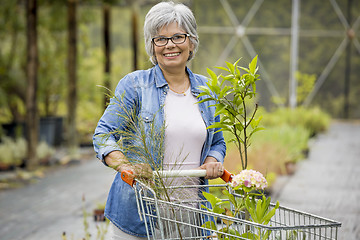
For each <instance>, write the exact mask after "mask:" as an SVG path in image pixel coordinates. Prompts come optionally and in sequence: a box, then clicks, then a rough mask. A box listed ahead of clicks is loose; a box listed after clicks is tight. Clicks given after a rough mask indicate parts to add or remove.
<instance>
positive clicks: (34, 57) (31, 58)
mask: <svg viewBox="0 0 360 240" xmlns="http://www.w3.org/2000/svg"><path fill="white" fill-rule="evenodd" d="M26 19H27V20H26V22H27V23H26V24H27V26H26V30H27V31H26V37H27V46H26V47H27V63H26V77H27V89H26V125H27V128H26V129H27V136H28V137H27V162H26V166H27V168H28V169H33V168H35V167H36V165H37V164H38V159H37V154H36V149H37V144H38V110H37V98H36V90H37V69H38V48H37V31H36V24H37V2H36V0H27V1H26Z"/></svg>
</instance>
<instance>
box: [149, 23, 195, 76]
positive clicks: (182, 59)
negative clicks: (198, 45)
mask: <svg viewBox="0 0 360 240" xmlns="http://www.w3.org/2000/svg"><path fill="white" fill-rule="evenodd" d="M179 33H180V34H181V33H186V32H185V31H184V30H183V29H181V28H179V26H178V24H177V23H176V22H173V23H171V24H169V25H167V26H164V27H163V28H161V29H160V31H159V33H158V35H157V37H158V36H162V37H172V36H174V35H175V34H179ZM153 46H154V52H155V57H156V59H157V62H158V64H159V66H160V68H161V69H163V70H165V71H174V70H183V69H185V66H186V63H187V60H188V58H189V55H190V51H193V44H192V43H191V41H190V39H189V38H188V37H187V38H186V41H185V42H184V43H181V44H175V43H173V42H172V41H171V40H170V39H169V41H168V43H167V44H166V45H165V46H162V47H158V46H156V45H154V44H153Z"/></svg>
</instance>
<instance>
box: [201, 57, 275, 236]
mask: <svg viewBox="0 0 360 240" xmlns="http://www.w3.org/2000/svg"><path fill="white" fill-rule="evenodd" d="M239 60H240V59H239ZM239 60H238V61H236V62H235V63H234V64H231V63H229V62H226V65H227V68H224V67H217V68H218V69H220V70H223V71H225V72H227V75H225V76H223V75H222V74H220V75H216V74H215V73H214V72H213V71H212V70H210V69H208V70H207V72H208V74H209V75H210V78H209V81H208V82H207V83H206V86H202V87H200V88H199V89H200V90H201V91H202V92H201V93H200V95H199V96H198V97H199V98H202V99H201V100H200V101H199V102H200V103H201V102H205V101H213V102H214V104H213V105H212V106H215V108H216V110H215V116H219V115H220V116H221V120H220V122H215V123H214V124H213V125H211V126H209V127H208V128H218V129H219V130H218V131H224V132H229V133H230V137H229V140H228V142H232V143H234V144H235V145H236V147H237V149H238V151H239V155H240V160H241V166H242V169H243V170H242V171H241V172H240V174H238V175H236V176H234V177H233V179H232V182H231V184H229V186H228V188H227V190H224V191H223V194H224V195H225V196H226V197H227V199H228V201H229V202H230V203H231V206H232V210H229V209H228V208H226V207H225V202H224V201H223V200H221V199H220V198H218V197H216V196H214V195H212V194H211V193H205V192H204V193H203V195H204V197H205V198H206V199H207V201H208V202H209V203H210V205H211V208H209V207H206V206H203V208H205V209H207V210H208V211H210V212H213V213H217V214H223V215H226V216H230V217H233V216H237V217H239V216H240V215H239V213H240V212H243V213H244V214H245V220H248V221H253V222H256V223H258V224H265V225H267V224H268V223H269V221H270V219H271V218H272V217H273V216H274V214H275V211H276V209H277V208H278V207H279V203H277V204H276V206H275V207H274V208H272V209H270V200H271V198H270V197H268V198H267V197H265V195H264V193H263V192H261V191H262V190H264V188H265V187H267V182H266V180H265V178H264V177H263V175H262V174H261V173H260V172H257V171H254V170H247V169H246V168H247V166H248V148H249V146H250V144H251V142H250V139H251V138H252V136H253V134H254V133H256V132H258V131H260V130H262V129H263V128H262V127H260V120H261V117H255V114H256V112H257V110H258V105H257V104H251V103H252V101H253V100H254V98H255V96H256V81H258V80H259V77H260V75H258V74H257V71H258V67H257V56H256V57H254V58H253V59H252V61H251V62H250V64H249V67H248V68H244V67H239V66H238V65H237V64H238V62H239ZM249 104H251V106H249ZM259 190H261V191H260V193H259V192H258V191H259ZM234 191H236V192H238V193H240V195H239V196H242V197H238V196H235V195H234V194H233V193H234ZM254 191H255V192H254ZM259 196H260V197H261V199H259V200H256V197H259ZM222 221H223V222H224V223H225V225H226V226H225V227H223V228H221V229H217V226H216V224H215V223H214V222H213V221H211V220H210V221H208V222H206V223H205V224H204V225H203V226H204V227H207V228H210V229H212V230H214V231H215V232H217V233H218V234H217V236H218V238H220V239H233V238H234V237H231V236H228V235H226V236H225V233H227V234H231V235H234V236H240V237H243V238H249V237H250V238H251V239H267V238H268V237H269V235H270V231H265V230H262V229H261V228H260V227H258V228H257V229H258V231H257V232H254V231H253V230H250V227H249V226H247V227H246V231H245V232H242V233H240V232H238V231H237V230H236V229H235V228H232V227H231V225H232V224H233V222H232V221H229V220H224V219H222ZM222 233H224V234H222Z"/></svg>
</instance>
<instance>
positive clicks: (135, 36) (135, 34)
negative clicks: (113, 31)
mask: <svg viewBox="0 0 360 240" xmlns="http://www.w3.org/2000/svg"><path fill="white" fill-rule="evenodd" d="M131 12H132V13H131V33H132V49H133V70H134V71H135V70H137V69H138V60H137V59H138V58H137V56H138V42H139V38H138V18H139V17H138V15H139V14H138V12H139V6H138V3H137V1H134V2H133V5H132V11H131Z"/></svg>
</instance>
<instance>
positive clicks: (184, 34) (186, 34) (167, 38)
mask: <svg viewBox="0 0 360 240" xmlns="http://www.w3.org/2000/svg"><path fill="white" fill-rule="evenodd" d="M179 35H183V36H185V38H184V41H183V42H179V43H176V42H174V40H173V38H174V37H177V36H179ZM186 37H188V38H190V37H191V35H190V34H188V33H177V34H175V35H173V36H171V37H163V36H159V37H154V38H152V39H151V41H152V42H153V43H154V44H155V46H158V47H163V46H166V45H167V44H168V43H169V39H170V40H171V42H172V43H174V44H182V43H184V42H185V41H186ZM157 38H164V39H166V43H165V44H161V45H158V44H156V43H155V39H157Z"/></svg>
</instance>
